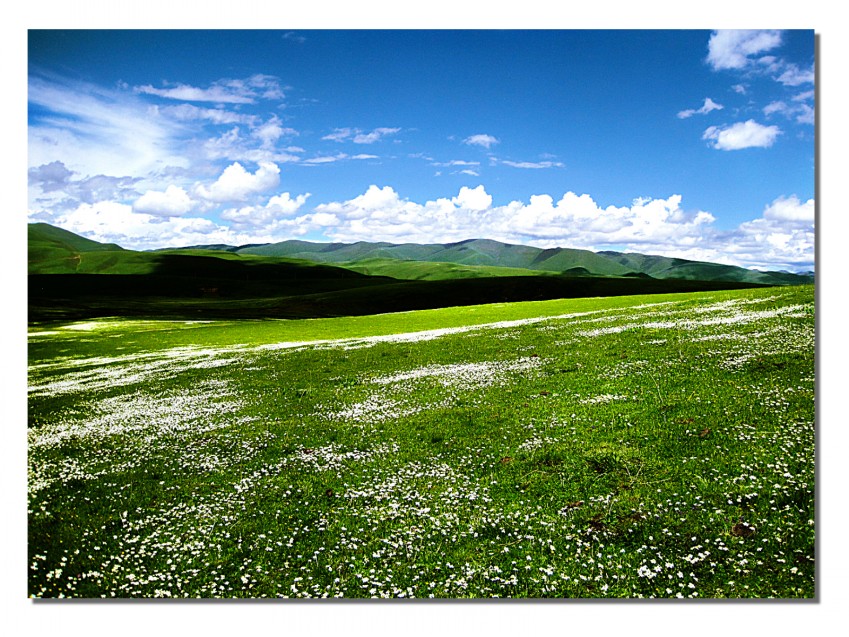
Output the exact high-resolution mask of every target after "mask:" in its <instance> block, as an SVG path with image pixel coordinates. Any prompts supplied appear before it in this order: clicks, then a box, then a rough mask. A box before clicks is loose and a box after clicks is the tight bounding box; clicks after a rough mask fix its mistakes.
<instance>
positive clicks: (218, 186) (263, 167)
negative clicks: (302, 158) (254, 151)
mask: <svg viewBox="0 0 849 637" xmlns="http://www.w3.org/2000/svg"><path fill="white" fill-rule="evenodd" d="M279 182H280V168H278V167H277V165H276V164H273V163H271V162H260V163H259V168H257V171H256V172H255V173H253V174H252V173H249V172H248V171H246V170H245V169H244V168H243V167H242V165H241V164H240V163H239V162H235V163H233V164H230V165H229V166H227V168H225V169H224V172H223V173H221V176H220V177H219V178H218V180H217V181H215V183H213V184H212V185H211V186H210V187H209V188H206V187H205V186H203V185H200V186H198V187H197V194H198V196H200V197H201V198H203V199H207V200H209V201H214V202H219V203H220V202H227V201H244V200H245V199H246V198H248V197H249V196H251V195H256V194H259V193H262V192H265V191H268V190H271V189H272V188H274V187H275V186H277V184H278V183H279Z"/></svg>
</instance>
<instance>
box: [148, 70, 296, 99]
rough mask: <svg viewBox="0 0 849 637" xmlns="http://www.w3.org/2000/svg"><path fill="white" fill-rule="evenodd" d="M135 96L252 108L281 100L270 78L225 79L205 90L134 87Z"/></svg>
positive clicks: (184, 86)
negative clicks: (274, 100) (261, 103)
mask: <svg viewBox="0 0 849 637" xmlns="http://www.w3.org/2000/svg"><path fill="white" fill-rule="evenodd" d="M134 90H135V91H136V92H137V93H143V94H146V95H155V96H157V97H164V98H166V99H173V100H181V101H185V102H215V103H217V104H255V103H256V102H257V100H258V99H283V97H285V96H284V94H283V91H282V89H281V88H280V83H279V81H278V79H277V78H276V77H274V76H271V75H261V74H257V75H252V76H251V77H249V78H247V79H232V80H231V79H225V80H218V81H217V82H214V83H213V84H212V85H211V86H209V87H208V88H199V87H197V86H191V85H189V84H176V85H174V86H170V87H166V88H155V87H153V86H151V85H150V84H146V85H144V86H137V87H135V89H134Z"/></svg>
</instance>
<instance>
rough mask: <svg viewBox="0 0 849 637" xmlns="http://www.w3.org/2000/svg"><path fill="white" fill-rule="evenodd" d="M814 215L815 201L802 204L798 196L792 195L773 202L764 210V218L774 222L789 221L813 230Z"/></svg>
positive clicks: (811, 200) (809, 200) (810, 200)
mask: <svg viewBox="0 0 849 637" xmlns="http://www.w3.org/2000/svg"><path fill="white" fill-rule="evenodd" d="M814 213H815V208H814V200H813V199H808V200H807V201H805V202H802V201H800V200H799V198H798V197H797V196H796V195H791V196H789V197H779V198H778V199H776V200H775V201H773V202H772V203H771V204H770V205H768V206H767V207H766V208H765V209H764V213H763V216H764V219H769V220H772V221H787V222H791V223H794V224H800V225H802V226H806V227H808V226H810V227H811V228H813V224H814Z"/></svg>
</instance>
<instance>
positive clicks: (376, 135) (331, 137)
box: [322, 127, 401, 144]
mask: <svg viewBox="0 0 849 637" xmlns="http://www.w3.org/2000/svg"><path fill="white" fill-rule="evenodd" d="M400 131H401V129H400V128H387V127H381V128H375V129H374V130H372V131H371V132H368V133H366V132H364V131H362V130H360V129H359V128H336V129H334V130H333V132H332V133H328V134H327V135H325V136H324V137H322V139H323V140H325V141H332V142H344V141H349V140H350V141H352V142H354V143H355V144H374V143H375V142H377V141H380V140H381V139H383V138H384V137H387V136H389V135H395V134H396V133H398V132H400Z"/></svg>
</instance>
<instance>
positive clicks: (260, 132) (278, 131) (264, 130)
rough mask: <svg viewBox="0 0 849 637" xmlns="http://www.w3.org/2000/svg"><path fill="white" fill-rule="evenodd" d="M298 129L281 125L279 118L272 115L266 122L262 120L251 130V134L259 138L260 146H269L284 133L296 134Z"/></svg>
mask: <svg viewBox="0 0 849 637" xmlns="http://www.w3.org/2000/svg"><path fill="white" fill-rule="evenodd" d="M297 134H298V131H296V130H295V129H293V128H287V127H284V126H281V121H280V118H279V117H277V116H276V115H273V116H272V117H271V119H269V120H268V121H267V122H263V123H262V124H260V125H259V126H257V127H256V128H254V129H253V130H252V131H251V136H252V137H255V138H256V139H258V140H260V143H261V145H262V148H271V147H273V146H274V144H275V143H276V142H277V140H278V139H280V138H281V137H282V136H284V135H297Z"/></svg>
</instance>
